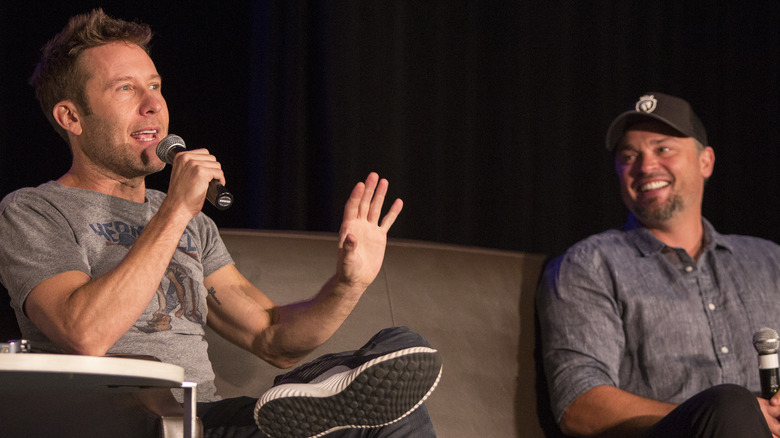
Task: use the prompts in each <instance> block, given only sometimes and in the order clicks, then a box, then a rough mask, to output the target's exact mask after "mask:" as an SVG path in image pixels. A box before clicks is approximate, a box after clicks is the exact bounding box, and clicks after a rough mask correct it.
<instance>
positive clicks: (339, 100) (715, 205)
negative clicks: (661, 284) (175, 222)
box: [0, 0, 780, 254]
mask: <svg viewBox="0 0 780 438" xmlns="http://www.w3.org/2000/svg"><path fill="white" fill-rule="evenodd" d="M777 4H778V2H776V1H755V2H749V3H747V4H741V3H739V2H733V1H725V0H723V1H712V2H708V3H707V5H706V8H705V7H703V6H700V5H698V4H696V5H694V2H679V1H652V0H649V1H642V2H625V1H614V2H575V1H571V2H563V1H554V0H545V1H522V0H521V1H518V0H513V1H419V0H409V1H385V0H381V1H380V0H368V1H365V0H363V1H334V2H308V1H299V0H295V1H293V0H284V1H278V2H260V1H258V2H249V1H230V2H223V1H214V2H190V3H186V4H185V3H182V2H161V1H149V0H137V1H134V2H126V1H121V2H120V1H112V0H106V1H102V2H88V1H79V0H75V1H69V2H47V3H46V4H45V7H44V6H43V5H37V3H36V2H13V1H10V2H9V1H6V2H3V3H2V5H0V160H1V161H0V172H1V174H0V178H1V179H0V192H1V193H0V194H3V195H4V194H6V193H8V192H10V191H11V190H13V189H16V188H18V187H22V186H30V185H37V184H39V183H41V182H43V181H46V180H49V179H56V178H57V177H59V176H60V175H61V174H62V173H64V172H65V171H67V169H68V162H69V159H70V157H69V152H68V150H67V146H66V145H65V143H64V142H62V141H61V140H60V139H59V138H58V137H57V136H56V135H55V134H54V131H53V130H52V129H51V128H50V127H49V126H48V125H47V123H46V121H45V119H44V116H43V115H42V114H41V111H40V110H39V109H38V106H37V102H36V101H35V100H34V97H33V93H32V90H31V88H30V87H29V86H28V85H27V84H26V80H27V78H28V77H29V75H30V73H31V72H32V69H33V66H34V64H35V62H36V58H37V56H38V49H39V48H40V47H41V46H42V45H43V44H44V43H45V41H46V40H47V39H48V38H49V37H51V36H52V35H53V34H54V33H56V32H57V31H59V30H60V29H61V28H62V26H63V25H64V24H65V23H66V21H67V18H68V17H69V16H70V15H72V14H75V13H79V12H85V11H87V10H89V9H91V8H93V7H96V6H102V7H103V8H104V9H105V11H106V12H107V13H109V14H110V15H113V16H117V17H121V18H125V19H130V20H140V21H144V22H147V23H150V24H151V25H152V28H153V30H154V31H155V32H156V36H155V39H154V40H153V46H152V56H153V58H154V60H155V62H156V64H157V68H158V70H159V71H160V73H161V74H162V76H163V78H164V79H163V84H164V85H163V93H164V95H165V97H166V98H167V101H168V106H169V108H170V112H171V127H170V128H171V129H170V130H171V132H173V133H176V134H179V135H181V136H182V137H183V138H184V139H185V140H186V141H187V143H188V145H189V146H190V147H193V148H194V147H207V148H209V150H211V151H212V152H213V153H214V154H215V155H216V156H217V157H219V158H220V161H221V162H222V164H223V167H224V169H225V173H226V175H227V178H228V184H227V185H228V187H229V188H230V189H231V190H232V191H233V192H234V194H235V198H236V203H235V206H234V207H233V208H232V209H231V210H228V211H225V212H218V211H216V210H215V209H213V208H212V207H210V206H208V205H207V206H206V207H204V210H205V211H206V212H207V213H208V214H209V215H210V216H211V217H213V218H214V220H215V221H216V222H217V224H219V225H220V226H224V227H249V228H266V229H296V230H324V231H336V230H337V229H338V224H339V220H340V215H341V212H342V208H343V203H344V201H345V200H346V198H347V195H348V193H349V191H350V189H351V187H352V185H353V184H354V183H355V182H357V181H359V180H361V179H363V178H364V177H365V176H366V174H368V172H369V171H377V172H379V173H380V174H381V175H382V176H384V177H387V178H388V179H389V180H390V182H391V186H390V196H391V197H401V198H403V199H404V201H405V208H404V212H403V213H402V215H401V217H400V218H399V219H398V221H397V223H396V225H395V226H394V227H393V229H392V231H391V236H393V237H401V238H411V239H424V240H432V241H440V242H450V243H457V244H468V245H480V246H486V247H494V248H504V249H514V250H524V251H533V252H542V253H547V254H552V253H556V252H559V251H561V250H563V249H564V248H566V247H567V246H568V245H570V244H572V243H574V242H575V241H577V240H579V239H581V238H583V237H585V236H587V235H589V234H591V233H594V232H598V231H601V230H603V229H605V228H608V227H614V226H620V225H621V224H622V223H623V221H624V219H625V211H624V209H623V207H622V204H621V202H620V199H619V195H618V191H617V185H616V177H615V176H614V170H613V165H612V161H611V157H610V156H609V155H608V154H607V153H606V152H605V151H604V145H603V137H604V132H605V130H606V128H607V126H608V125H609V122H610V121H611V119H612V118H613V117H614V116H615V115H616V114H617V113H619V112H620V111H622V110H624V109H625V108H627V107H628V106H629V105H630V104H632V103H633V102H634V101H635V100H636V98H637V97H638V96H639V95H640V94H641V93H642V92H644V91H648V90H657V91H664V92H667V93H671V94H677V95H680V96H683V97H685V98H687V99H688V100H690V101H691V102H692V104H693V105H694V107H695V108H696V109H697V112H698V113H699V115H700V116H701V118H702V119H703V120H704V123H705V124H706V126H707V128H708V130H709V135H710V142H711V144H712V146H713V147H714V148H715V151H716V156H717V161H716V166H715V167H716V170H715V175H714V176H713V178H712V180H711V181H710V183H709V186H708V189H707V195H706V199H705V214H706V216H707V217H708V218H709V219H710V220H711V221H712V222H713V223H714V224H715V226H716V227H718V228H719V229H720V230H721V231H724V232H736V233H747V234H755V235H759V236H763V237H766V238H769V239H772V240H775V241H778V240H780V220H778V218H777V216H778V215H777V212H778V205H779V204H780V196H778V182H779V180H780V178H778V176H777V175H778V171H777V169H779V168H780V154H778V141H779V139H778V133H779V131H778V126H779V124H778V108H779V107H780V105H779V104H780V96H778V93H779V91H780V85H778V73H780V65H779V64H780V35H779V32H780V27H779V26H777V23H778V22H780V20H779V19H780V6H777ZM168 172H169V171H168V170H167V169H166V170H165V171H163V172H162V173H160V174H158V175H155V176H153V177H151V178H150V179H149V184H150V186H152V187H155V188H159V189H162V190H165V187H166V184H167V178H168V175H169V173H168Z"/></svg>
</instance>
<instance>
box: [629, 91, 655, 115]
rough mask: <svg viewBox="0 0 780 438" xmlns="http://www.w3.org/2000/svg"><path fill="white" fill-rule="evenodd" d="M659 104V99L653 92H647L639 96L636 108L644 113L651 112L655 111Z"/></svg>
mask: <svg viewBox="0 0 780 438" xmlns="http://www.w3.org/2000/svg"><path fill="white" fill-rule="evenodd" d="M657 105H658V99H656V98H655V96H653V95H652V94H647V95H644V96H642V97H640V98H639V100H638V101H637V102H636V107H635V108H636V110H637V111H640V112H643V113H651V112H653V111H655V107H656V106H657Z"/></svg>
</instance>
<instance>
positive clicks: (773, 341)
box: [753, 327, 780, 354]
mask: <svg viewBox="0 0 780 438" xmlns="http://www.w3.org/2000/svg"><path fill="white" fill-rule="evenodd" d="M753 346H754V347H755V348H756V351H757V352H758V353H759V354H774V353H777V348H778V347H780V340H779V339H778V335H777V331H775V330H774V329H771V328H768V327H764V328H762V329H760V330H759V331H757V332H756V333H755V334H754V335H753Z"/></svg>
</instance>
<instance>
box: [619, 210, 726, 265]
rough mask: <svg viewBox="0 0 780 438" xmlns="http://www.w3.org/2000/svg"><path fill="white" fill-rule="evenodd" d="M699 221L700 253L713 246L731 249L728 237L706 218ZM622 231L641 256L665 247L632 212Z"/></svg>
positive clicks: (709, 249)
mask: <svg viewBox="0 0 780 438" xmlns="http://www.w3.org/2000/svg"><path fill="white" fill-rule="evenodd" d="M701 222H702V226H703V227H704V249H703V250H702V253H704V252H707V251H711V250H713V249H715V248H723V249H726V250H727V251H729V252H731V251H732V248H731V244H730V243H729V241H728V239H726V238H725V236H724V235H722V234H720V233H718V232H717V231H715V228H714V227H713V226H712V224H710V222H709V221H708V220H707V219H705V218H701ZM623 231H625V232H626V233H627V236H628V239H629V240H630V241H632V242H633V243H634V245H635V246H636V248H637V249H638V250H639V252H640V253H641V254H642V256H645V257H646V256H650V255H653V254H656V253H659V252H661V251H663V250H664V248H666V247H667V245H666V244H665V243H663V242H661V241H660V240H658V239H657V238H656V237H655V236H653V233H651V232H650V230H648V229H647V228H645V226H644V225H642V223H641V222H639V220H638V219H637V218H636V216H634V215H633V213H629V214H628V221H626V225H625V226H624V227H623ZM670 248H671V247H670Z"/></svg>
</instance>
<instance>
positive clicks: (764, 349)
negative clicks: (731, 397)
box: [753, 327, 780, 400]
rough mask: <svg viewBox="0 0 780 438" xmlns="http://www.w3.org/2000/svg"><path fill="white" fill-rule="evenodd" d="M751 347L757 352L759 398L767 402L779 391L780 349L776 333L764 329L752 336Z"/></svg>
mask: <svg viewBox="0 0 780 438" xmlns="http://www.w3.org/2000/svg"><path fill="white" fill-rule="evenodd" d="M753 347H755V349H756V351H757V352H758V374H759V377H760V378H761V397H763V398H765V399H767V400H769V399H770V398H772V396H773V395H775V393H776V392H777V391H778V389H780V366H779V365H780V364H779V363H778V358H777V349H778V347H780V339H778V335H777V331H775V330H774V329H771V328H767V327H764V328H762V329H760V330H759V331H757V332H756V333H755V334H754V335H753Z"/></svg>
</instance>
